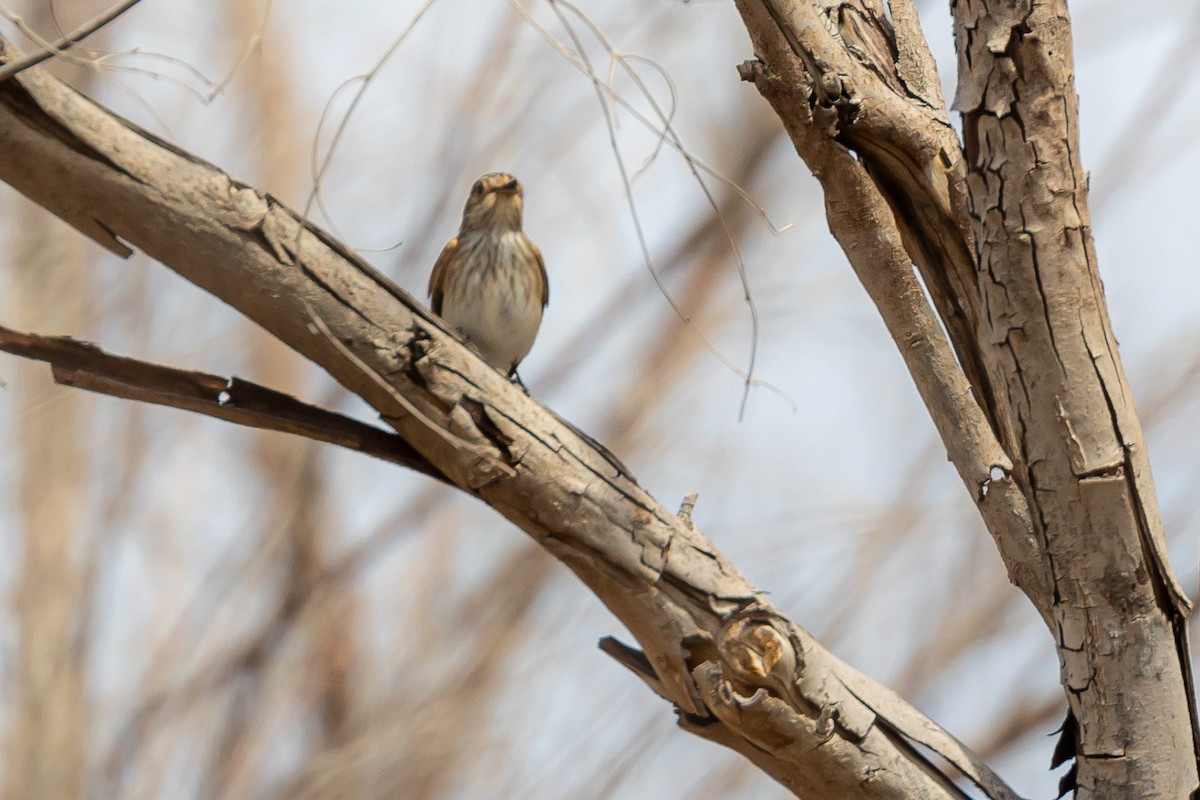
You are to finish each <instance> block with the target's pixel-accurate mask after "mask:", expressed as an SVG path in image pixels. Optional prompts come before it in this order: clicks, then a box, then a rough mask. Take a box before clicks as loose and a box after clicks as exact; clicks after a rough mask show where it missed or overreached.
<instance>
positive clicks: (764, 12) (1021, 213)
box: [737, 0, 1200, 798]
mask: <svg viewBox="0 0 1200 800" xmlns="http://www.w3.org/2000/svg"><path fill="white" fill-rule="evenodd" d="M737 5H738V9H739V11H740V12H741V14H742V16H743V19H744V20H745V22H746V26H747V29H748V31H749V33H750V37H751V41H752V42H753V44H754V48H755V53H756V55H757V56H758V59H759V60H758V61H757V62H751V63H748V64H747V65H746V66H744V67H743V68H742V76H743V78H744V79H747V80H751V81H753V82H754V83H755V84H756V86H757V87H758V89H759V91H760V92H761V93H762V94H763V96H764V97H765V98H766V99H767V100H768V101H769V102H770V103H771V105H772V107H773V108H774V109H775V111H776V113H777V114H778V115H779V116H780V119H781V120H782V122H783V124H784V126H785V127H786V128H787V130H788V132H789V134H790V135H791V137H792V141H793V143H794V144H795V146H796V149H797V152H798V153H799V154H800V155H801V157H802V158H803V159H804V160H805V162H806V163H807V164H808V166H809V167H810V169H812V171H813V174H814V175H815V176H816V177H817V178H818V180H820V181H821V184H822V187H823V188H824V190H825V196H826V207H827V215H828V218H829V224H830V229H831V230H832V231H833V233H834V235H835V236H836V237H837V238H838V241H839V242H840V243H841V244H842V247H843V249H844V250H845V251H846V254H847V256H848V257H849V259H850V262H851V264H852V266H853V267H854V269H855V271H856V273H857V274H858V276H859V278H860V280H862V282H863V285H864V286H865V287H866V289H867V291H868V293H869V294H870V295H871V298H872V299H873V300H874V301H875V303H876V305H877V307H878V308H879V310H880V313H881V315H882V316H883V318H884V321H885V323H887V325H888V329H889V331H890V332H891V334H892V337H893V338H894V339H895V341H896V344H897V346H898V347H899V348H900V350H901V353H902V355H903V356H904V358H905V362H906V364H907V365H908V367H909V370H910V372H911V373H912V374H913V378H914V381H915V383H916V385H917V388H918V390H919V391H920V392H921V395H922V398H923V399H924V400H925V403H926V406H927V407H928V408H929V411H930V413H931V415H932V417H933V419H934V422H935V424H936V425H937V427H938V431H939V433H940V434H941V436H942V439H943V441H944V442H945V445H946V448H947V452H948V454H949V456H950V460H951V461H952V462H953V463H954V465H955V467H956V468H957V469H958V471H959V474H960V476H961V477H962V479H963V481H964V483H965V484H966V486H967V488H968V491H970V492H971V494H972V497H973V498H974V499H975V502H976V504H977V506H978V507H979V510H980V513H981V516H982V517H983V519H984V522H985V523H986V524H987V526H988V529H989V531H990V532H991V534H992V536H993V537H994V539H995V540H996V543H997V546H998V548H999V550H1000V554H1001V556H1002V557H1003V558H1004V561H1005V564H1006V566H1007V567H1008V571H1009V576H1010V578H1011V579H1012V581H1013V583H1014V584H1016V585H1017V586H1018V587H1019V588H1020V589H1021V590H1022V591H1024V592H1025V594H1026V595H1028V597H1029V598H1030V600H1031V601H1032V602H1033V603H1034V605H1035V607H1036V608H1037V609H1038V611H1039V612H1040V613H1041V615H1042V617H1043V619H1044V620H1045V621H1046V624H1047V627H1048V628H1049V629H1050V631H1051V634H1052V635H1053V636H1054V639H1055V642H1056V643H1057V645H1058V651H1059V656H1060V659H1061V662H1062V682H1063V686H1064V689H1065V691H1066V693H1067V697H1068V700H1069V702H1070V705H1071V708H1072V710H1073V712H1074V713H1075V715H1076V716H1077V717H1078V718H1079V739H1078V745H1077V748H1076V749H1077V755H1078V757H1079V759H1080V761H1079V764H1078V780H1079V789H1080V794H1079V796H1081V797H1129V798H1146V797H1170V798H1180V797H1186V796H1189V794H1190V793H1192V792H1193V791H1195V790H1196V787H1197V767H1196V763H1197V758H1196V754H1197V752H1198V751H1197V742H1200V737H1197V734H1196V732H1195V724H1194V717H1195V711H1194V696H1193V691H1192V686H1191V672H1190V665H1189V655H1188V648H1187V641H1186V627H1185V624H1186V622H1185V619H1186V614H1187V612H1188V610H1189V609H1190V602H1189V601H1188V599H1187V597H1186V595H1185V594H1184V593H1183V591H1182V589H1181V588H1180V587H1179V584H1178V582H1177V581H1176V579H1175V577H1174V575H1173V573H1172V571H1171V568H1170V565H1169V563H1168V561H1167V557H1166V547H1165V536H1164V533H1163V529H1162V521H1161V519H1160V517H1159V512H1158V505H1157V500H1156V499H1155V495H1154V486H1153V482H1152V479H1151V477H1150V468H1149V461H1148V458H1147V455H1146V450H1145V446H1144V443H1143V439H1142V433H1141V429H1140V424H1139V422H1138V418H1137V414H1136V411H1135V409H1134V406H1133V403H1132V400H1131V398H1130V396H1129V389H1128V386H1127V384H1126V381H1125V376H1124V372H1123V369H1122V367H1121V362H1120V358H1119V356H1118V354H1117V347H1116V339H1115V337H1114V335H1113V332H1112V329H1111V325H1110V323H1109V320H1108V314H1107V309H1106V306H1105V302H1104V296H1103V291H1102V288H1101V284H1100V279H1099V275H1098V272H1097V268H1096V255H1095V251H1094V248H1093V245H1092V239H1091V234H1090V227H1089V222H1088V215H1087V181H1086V178H1085V177H1084V172H1083V170H1082V167H1081V165H1080V164H1079V159H1078V141H1077V113H1076V96H1075V89H1074V85H1073V77H1072V72H1071V70H1072V61H1071V42H1070V24H1069V19H1068V17H1067V13H1066V6H1065V2H1063V1H1062V0H1055V1H1050V2H1038V3H1032V2H1029V0H1026V2H1017V3H1013V2H1007V1H1005V2H1000V0H957V2H954V3H952V6H953V9H954V13H955V22H956V39H957V44H958V49H959V62H960V63H959V67H960V75H959V87H958V98H957V100H956V105H955V107H956V109H957V110H959V111H960V112H961V113H962V114H963V121H964V133H965V139H966V141H965V143H962V144H960V143H959V141H958V139H957V137H956V136H955V135H954V133H953V130H952V129H951V128H950V126H949V122H948V116H947V112H946V109H945V107H944V104H943V102H942V100H941V97H940V96H939V93H938V92H937V86H938V82H937V80H936V74H935V73H934V72H933V62H932V59H931V58H930V57H929V55H928V51H927V49H926V47H925V42H924V38H923V37H922V36H921V34H920V29H919V25H918V24H917V20H916V17H915V14H914V13H913V9H912V6H911V3H910V2H909V1H908V0H893V2H892V3H891V18H890V20H889V18H888V16H887V15H886V14H885V12H884V9H883V7H882V5H881V4H880V3H879V2H878V0H821V1H820V2H815V1H813V0H808V1H805V0H738V2H737ZM913 264H915V265H916V267H917V268H918V269H919V270H920V271H921V275H922V277H923V278H924V280H925V284H926V286H927V287H928V290H929V295H930V298H931V299H932V304H933V308H934V309H936V311H937V314H938V315H939V316H940V318H941V322H942V323H943V324H944V326H945V330H946V332H947V333H948V334H949V339H950V342H949V344H947V343H946V342H945V341H944V340H943V339H942V337H941V332H940V329H939V328H938V326H937V324H936V322H935V321H934V320H933V319H932V314H931V312H930V308H929V305H928V304H927V302H926V300H925V296H924V294H923V292H921V290H920V288H919V286H917V285H916V282H915V279H914V277H913V275H912V268H911V265H913ZM951 348H952V350H953V353H954V355H955V356H956V357H957V361H958V363H957V364H955V363H953V361H952V359H951V358H950V352H951ZM968 387H969V394H968ZM985 470H986V471H988V475H987V477H985V478H981V476H982V475H983V473H984V471H985Z"/></svg>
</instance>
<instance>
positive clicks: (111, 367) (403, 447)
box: [0, 325, 447, 482]
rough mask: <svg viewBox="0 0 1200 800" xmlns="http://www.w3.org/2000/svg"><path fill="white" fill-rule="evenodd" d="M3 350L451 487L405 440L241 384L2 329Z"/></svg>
mask: <svg viewBox="0 0 1200 800" xmlns="http://www.w3.org/2000/svg"><path fill="white" fill-rule="evenodd" d="M0 350H3V351H5V352H7V353H12V354H13V355H18V356H22V357H24V358H34V359H37V360H39V361H46V362H48V363H49V364H51V365H52V366H53V370H54V380H55V382H57V383H61V384H63V385H64V386H75V387H77V388H80V389H87V390H89V391H92V392H99V393H100V394H107V395H111V396H112V397H121V398H124V399H126V400H138V401H140V402H143V403H153V404H154V405H159V406H169V407H171V408H181V409H184V410H185V411H193V412H196V413H197V414H204V415H206V416H209V417H216V418H217V419H223V420H225V421H226V422H234V423H237V424H238V425H245V426H247V427H250V428H260V429H262V430H267V431H279V432H282V433H291V434H294V435H297V436H303V437H305V438H307V439H312V440H314V441H317V442H325V443H327V444H336V445H338V446H339V447H345V448H347V449H349V450H355V451H357V452H360V453H364V454H366V455H369V456H374V457H375V458H379V459H382V460H384V461H390V462H392V463H393V464H399V465H400V466H402V467H408V468H409V469H413V470H416V471H417V472H420V473H421V474H423V475H428V476H429V477H431V478H435V479H436V480H439V481H443V482H447V481H446V477H445V476H444V475H442V474H441V472H439V471H438V470H437V469H436V468H435V467H434V466H433V465H432V464H430V463H429V462H428V461H426V460H425V459H424V458H422V457H421V456H420V454H419V453H417V452H416V451H415V450H413V448H412V447H411V446H410V445H409V444H408V443H407V442H405V441H404V440H403V439H402V438H400V437H399V436H397V435H395V434H394V433H389V432H388V431H385V430H382V429H380V428H376V427H374V426H372V425H367V424H366V423H363V422H359V421H358V420H356V419H351V418H350V417H346V416H343V415H341V414H337V413H334V412H332V411H326V410H325V409H323V408H318V407H316V406H313V405H309V404H308V403H304V402H302V401H300V400H297V399H296V398H294V397H292V396H290V395H287V394H284V393H283V392H277V391H275V390H274V389H268V388H267V387H265V386H260V385H258V384H257V383H253V382H251V381H247V380H242V379H241V378H236V377H235V378H224V377H221V376H220V375H211V374H208V373H204V372H191V371H187V370H181V369H175V368H173V367H165V366H162V365H159V364H150V363H147V362H145V361H138V360H136V359H132V358H124V357H121V356H113V355H109V354H108V353H105V352H104V351H103V350H101V349H100V348H98V347H96V346H95V345H94V344H90V343H88V342H78V341H75V340H74V339H71V338H69V337H65V336H38V335H36V334H30V333H22V332H20V331H15V330H12V329H11V328H6V327H4V326H2V325H0Z"/></svg>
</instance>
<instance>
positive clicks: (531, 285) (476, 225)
mask: <svg viewBox="0 0 1200 800" xmlns="http://www.w3.org/2000/svg"><path fill="white" fill-rule="evenodd" d="M523 198H524V193H523V192H522V190H521V184H520V183H519V182H518V181H517V179H516V178H514V177H513V176H512V175H509V174H507V173H504V172H489V173H488V174H487V175H484V176H483V177H482V178H480V179H479V180H477V181H475V185H474V186H472V187H471V195H470V196H469V197H468V198H467V206H466V208H464V209H463V218H462V227H461V228H460V229H459V231H458V236H456V237H455V238H453V239H451V240H450V241H448V242H446V246H445V247H444V248H443V249H442V254H441V255H440V256H438V260H437V263H435V264H434V265H433V274H432V275H430V276H429V295H430V297H431V298H433V312H434V313H435V314H439V315H440V316H441V317H442V319H444V320H446V322H447V323H449V324H450V326H451V327H454V328H457V329H458V331H459V332H461V333H462V334H463V335H464V336H466V338H467V339H468V340H469V341H470V342H471V344H473V345H474V346H475V347H476V348H477V349H478V350H479V354H480V355H482V356H483V358H484V360H485V361H487V362H488V363H489V364H491V365H492V366H493V367H495V368H496V369H498V370H500V371H501V372H503V373H504V374H505V375H508V376H510V377H511V376H513V375H515V374H516V371H517V364H520V363H521V359H523V358H525V355H526V354H527V353H528V352H529V348H531V347H533V339H534V337H535V336H537V332H538V326H539V325H541V323H542V309H543V308H545V307H546V303H547V302H549V300H550V284H549V282H548V281H547V279H546V266H545V264H544V263H543V262H542V253H541V251H540V250H538V249H537V247H536V246H535V245H534V244H533V242H531V241H529V237H528V236H526V235H525V232H524V231H523V230H521V209H522V203H523Z"/></svg>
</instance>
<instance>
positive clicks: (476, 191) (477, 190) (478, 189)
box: [471, 183, 483, 197]
mask: <svg viewBox="0 0 1200 800" xmlns="http://www.w3.org/2000/svg"><path fill="white" fill-rule="evenodd" d="M481 194H483V184H482V183H477V184H475V185H474V186H472V187H471V196H472V197H479V196H480V195H481Z"/></svg>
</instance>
